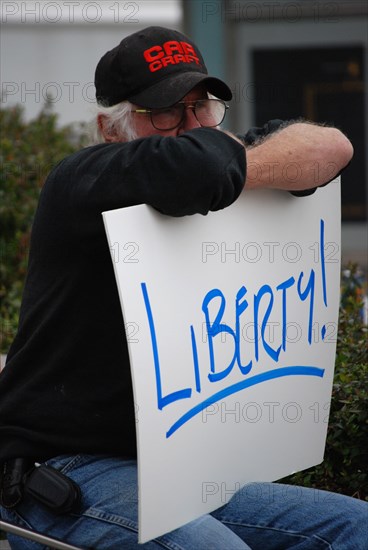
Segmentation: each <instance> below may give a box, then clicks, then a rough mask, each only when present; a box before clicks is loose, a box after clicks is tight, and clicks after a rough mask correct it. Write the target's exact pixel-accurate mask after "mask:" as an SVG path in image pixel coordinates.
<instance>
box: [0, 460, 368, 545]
mask: <svg viewBox="0 0 368 550" xmlns="http://www.w3.org/2000/svg"><path fill="white" fill-rule="evenodd" d="M47 464H49V465H51V466H54V467H56V468H57V469H59V470H61V471H63V473H65V474H66V475H68V476H69V477H71V478H72V479H74V481H76V482H77V483H78V484H79V486H80V488H81V490H82V495H83V498H82V507H81V511H80V513H78V514H76V513H75V514H74V513H73V514H69V515H66V516H61V517H60V516H56V515H53V514H52V513H50V512H49V511H47V509H46V508H44V507H42V506H40V505H38V504H36V503H35V502H34V501H31V500H30V499H29V500H27V499H25V500H24V501H23V503H22V504H21V505H20V506H19V507H18V508H17V510H16V511H10V510H5V509H4V508H0V516H1V517H2V518H3V519H4V520H8V521H11V522H12V523H16V524H18V525H20V526H23V527H28V528H34V529H35V530H37V531H39V532H41V533H45V534H47V535H49V536H51V537H52V536H54V537H56V538H59V539H61V540H64V541H65V542H69V543H70V544H74V545H76V546H79V547H81V548H86V549H87V548H89V549H91V548H93V549H96V550H107V549H110V550H120V549H126V550H133V549H136V550H140V549H142V550H143V549H145V550H159V549H160V548H161V549H162V548H167V549H170V550H246V549H248V550H249V549H252V550H276V549H277V550H287V549H289V548H294V549H297V550H319V549H321V550H322V549H333V550H350V549H351V550H367V549H368V503H367V502H363V501H360V500H357V499H353V498H349V497H345V496H342V495H338V494H335V493H328V492H325V491H319V490H313V489H304V488H301V487H294V486H289V485H282V484H276V483H251V484H249V485H247V486H245V487H244V488H243V489H241V490H240V491H238V492H237V493H235V494H234V496H233V497H232V499H231V500H230V502H229V503H228V504H226V505H224V506H222V507H221V508H219V509H218V510H216V511H215V512H213V513H211V514H208V515H205V516H202V517H200V518H199V519H197V520H195V521H192V522H190V523H188V524H187V525H185V526H184V527H181V528H180V529H176V530H175V531H172V532H170V533H167V534H166V535H164V536H162V537H159V538H158V539H155V540H152V541H150V542H148V543H145V544H143V545H138V542H137V540H138V539H137V533H138V520H137V512H138V493H137V467H136V462H135V461H133V460H128V461H123V460H121V459H119V458H117V457H108V456H86V455H77V456H73V457H70V456H61V457H56V458H53V459H51V460H49V461H48V462H47ZM27 498H28V497H27ZM8 539H9V542H10V545H11V547H12V549H13V550H28V549H32V550H40V549H41V548H43V547H42V546H41V545H40V544H38V543H35V542H31V541H26V540H25V539H20V538H19V537H16V536H14V535H8Z"/></svg>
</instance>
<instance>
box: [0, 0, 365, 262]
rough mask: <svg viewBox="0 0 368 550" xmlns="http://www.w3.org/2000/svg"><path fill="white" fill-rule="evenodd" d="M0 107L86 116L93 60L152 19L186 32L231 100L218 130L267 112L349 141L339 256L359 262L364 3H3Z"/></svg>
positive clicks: (63, 118)
mask: <svg viewBox="0 0 368 550" xmlns="http://www.w3.org/2000/svg"><path fill="white" fill-rule="evenodd" d="M0 9H1V22H2V34H1V82H2V83H1V97H2V107H3V108H6V107H10V106H12V105H15V104H18V105H19V104H20V105H22V106H23V108H24V115H25V117H26V119H32V118H34V117H36V116H37V115H38V113H39V112H40V110H41V109H42V108H43V107H44V105H45V102H46V101H49V106H51V108H52V111H53V112H54V113H56V114H57V115H58V125H60V126H62V125H65V124H69V123H75V122H82V121H88V120H90V119H91V118H92V117H93V105H94V93H95V90H94V85H93V78H94V70H95V66H96V63H97V61H98V60H99V59H100V57H101V56H102V55H103V54H104V53H105V52H106V51H107V50H108V49H111V48H112V47H114V46H115V45H116V44H117V43H118V42H120V40H122V38H124V37H125V36H126V35H128V34H131V33H132V32H135V31H137V30H139V29H141V28H144V27H146V26H149V25H163V26H168V27H172V28H176V29H178V30H181V31H183V32H184V33H186V34H188V35H190V37H191V38H192V39H193V40H194V42H196V43H197V44H198V46H199V48H200V49H201V51H202V53H203V55H204V58H205V60H206V63H207V67H208V69H209V72H210V73H211V74H214V75H217V76H219V77H221V78H224V79H225V80H226V81H227V82H228V83H229V85H230V87H231V89H232V91H233V94H234V98H233V100H232V102H231V109H230V113H229V116H228V118H227V121H226V126H227V127H228V128H230V129H232V130H233V131H236V132H245V131H246V130H247V129H248V128H249V127H250V126H254V125H263V124H264V123H265V122H266V121H267V120H269V119H272V118H281V119H291V118H298V117H304V118H307V119H309V120H312V121H316V122H327V123H328V124H332V125H335V126H336V127H338V128H340V129H341V130H343V131H344V132H345V133H346V134H347V135H348V136H349V138H350V139H351V141H352V142H353V145H354V149H355V157H354V160H353V162H352V163H351V165H350V166H349V167H348V168H347V170H346V171H345V172H344V175H343V186H342V189H343V191H342V216H343V230H342V257H343V263H347V262H348V261H349V260H352V261H354V262H358V263H359V265H360V266H361V268H362V269H363V270H364V271H366V270H367V267H368V266H367V247H368V245H367V242H368V236H367V235H368V231H367V196H368V191H367V188H368V164H367V163H368V161H367V156H366V154H365V152H366V150H367V121H368V99H367V92H366V90H367V43H368V3H367V1H366V0H362V1H355V0H348V1H340V0H335V1H318V0H316V1H308V0H294V1H288V0H277V1H272V0H253V1H250V0H236V1H235V0H211V1H202V0H185V1H180V0H159V1H157V0H156V1H152V0H151V1H150V0H148V1H139V0H136V1H133V2H130V1H114V0H104V1H101V0H100V1H98V2H92V1H85V0H79V1H66V0H65V1H64V0H59V1H38V2H24V1H23V2H17V1H2V2H1V6H0Z"/></svg>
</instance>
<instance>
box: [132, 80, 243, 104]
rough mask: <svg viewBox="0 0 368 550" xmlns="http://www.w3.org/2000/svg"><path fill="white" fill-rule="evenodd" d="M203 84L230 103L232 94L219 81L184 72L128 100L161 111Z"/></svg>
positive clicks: (223, 83) (213, 93) (211, 92)
mask: <svg viewBox="0 0 368 550" xmlns="http://www.w3.org/2000/svg"><path fill="white" fill-rule="evenodd" d="M201 83H202V84H204V85H205V86H206V88H207V91H208V92H209V93H210V94H212V95H214V96H216V97H218V98H219V99H223V100H225V101H230V99H231V98H232V96H233V95H232V92H231V90H230V88H229V87H228V86H227V84H225V82H223V81H222V80H220V79H219V78H215V77H212V76H208V75H207V74H203V73H198V72H186V73H180V74H176V75H173V74H172V75H170V77H168V78H165V79H164V80H161V81H160V82H157V83H156V84H154V85H153V86H151V87H149V88H146V89H145V90H144V91H142V92H140V93H138V94H135V95H132V96H130V97H129V98H128V99H129V101H131V102H132V103H135V104H136V105H140V106H141V107H147V108H150V109H162V108H164V107H169V106H170V105H174V103H177V102H178V101H180V100H181V99H183V97H184V96H185V95H187V94H188V93H189V92H190V91H191V90H192V89H193V88H194V87H195V86H197V84H201Z"/></svg>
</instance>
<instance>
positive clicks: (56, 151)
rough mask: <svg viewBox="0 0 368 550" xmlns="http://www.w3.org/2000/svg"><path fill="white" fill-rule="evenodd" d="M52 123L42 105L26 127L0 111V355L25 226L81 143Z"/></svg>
mask: <svg viewBox="0 0 368 550" xmlns="http://www.w3.org/2000/svg"><path fill="white" fill-rule="evenodd" d="M56 123H57V117H56V115H54V114H52V113H51V112H50V110H49V108H48V105H46V106H45V108H44V109H43V110H42V111H41V113H40V114H39V115H38V117H37V118H36V119H35V120H32V121H30V122H25V120H24V115H23V110H22V108H21V107H19V106H16V107H13V108H6V109H4V108H0V125H1V129H2V132H1V139H0V255H1V257H0V280H1V283H0V302H1V306H0V308H1V309H0V318H1V326H0V352H1V353H6V352H7V351H8V349H9V345H10V343H11V341H12V340H13V337H14V335H15V331H16V329H17V324H18V315H19V306H20V301H21V295H22V289H23V284H24V278H25V273H26V267H27V261H28V248H29V237H30V227H31V224H32V220H33V216H34V213H35V210H36V205H37V202H38V197H39V193H40V190H41V188H42V185H43V182H44V180H45V178H46V176H47V174H48V173H49V172H50V170H51V168H52V167H53V166H55V165H56V164H57V163H58V162H59V161H60V160H61V159H62V158H64V157H65V156H67V155H68V154H70V153H72V152H73V151H74V150H75V149H76V148H79V147H80V145H81V144H82V141H83V138H82V137H79V133H78V132H77V130H76V129H73V128H72V127H70V126H68V127H65V128H58V127H57V124H56Z"/></svg>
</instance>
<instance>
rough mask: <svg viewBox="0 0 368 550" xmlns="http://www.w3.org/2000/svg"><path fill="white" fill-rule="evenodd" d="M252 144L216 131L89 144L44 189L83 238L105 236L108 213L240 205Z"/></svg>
mask: <svg viewBox="0 0 368 550" xmlns="http://www.w3.org/2000/svg"><path fill="white" fill-rule="evenodd" d="M245 174H246V160H245V154H244V148H243V147H242V146H241V144H239V143H238V142H237V141H236V140H234V139H232V138H231V137H229V136H228V135H227V134H225V133H224V132H221V131H219V130H216V129H209V128H199V129H196V130H192V131H190V132H186V133H184V134H182V135H181V136H178V137H163V136H158V135H155V136H150V137H147V138H143V139H138V140H134V141H131V142H128V143H112V144H102V145H96V146H92V147H88V148H86V149H83V150H82V151H79V152H78V153H76V154H74V155H72V156H71V157H68V158H67V159H65V160H64V161H62V162H61V163H60V164H59V165H58V166H57V167H56V168H55V169H54V171H53V172H52V173H51V174H50V176H49V178H48V180H47V181H46V183H45V186H44V188H43V191H42V194H41V200H40V204H41V208H42V203H47V205H48V207H49V206H50V204H51V203H53V207H54V210H55V212H59V213H60V212H61V209H62V210H63V213H62V215H63V216H65V220H66V219H67V220H68V222H69V225H70V224H72V225H74V231H73V233H74V234H77V235H78V238H83V237H93V236H94V235H95V236H97V235H98V234H101V231H102V230H103V222H102V216H101V213H102V212H104V211H107V210H113V209H117V208H123V207H127V206H133V205H137V204H148V205H150V206H152V207H154V208H155V209H157V210H158V211H160V212H161V213H163V214H166V215H170V216H185V215H190V214H197V213H199V214H203V215H205V214H207V213H208V212H209V211H214V210H220V209H222V208H225V207H227V206H229V205H230V204H232V203H233V202H234V201H235V200H236V199H237V198H238V196H239V195H240V193H241V191H242V189H243V186H244V181H245Z"/></svg>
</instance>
